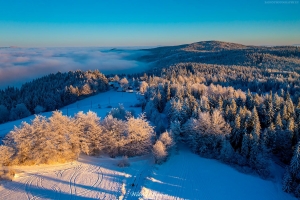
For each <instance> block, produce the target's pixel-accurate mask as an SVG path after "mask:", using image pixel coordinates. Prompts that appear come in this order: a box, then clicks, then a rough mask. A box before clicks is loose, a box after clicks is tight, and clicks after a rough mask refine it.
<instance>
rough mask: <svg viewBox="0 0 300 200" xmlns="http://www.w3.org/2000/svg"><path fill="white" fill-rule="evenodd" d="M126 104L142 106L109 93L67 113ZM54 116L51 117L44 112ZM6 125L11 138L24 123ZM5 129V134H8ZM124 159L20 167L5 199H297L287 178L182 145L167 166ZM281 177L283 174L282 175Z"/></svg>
mask: <svg viewBox="0 0 300 200" xmlns="http://www.w3.org/2000/svg"><path fill="white" fill-rule="evenodd" d="M119 103H122V104H123V105H124V107H125V109H127V110H129V109H134V110H135V111H136V114H139V113H140V112H141V109H140V108H133V107H131V106H132V105H134V104H136V103H138V100H137V99H136V94H135V93H119V92H115V91H108V92H105V93H101V94H98V95H95V96H92V97H89V98H87V99H84V100H81V101H78V102H76V103H74V104H72V105H69V106H67V107H64V108H62V109H61V110H62V112H63V114H68V115H70V116H73V115H74V114H75V113H77V112H78V111H84V112H87V111H89V110H92V111H94V112H96V113H97V114H98V116H100V117H101V118H103V117H105V115H106V113H107V112H108V111H109V110H110V109H111V108H107V106H108V105H111V106H112V107H117V106H118V104H119ZM98 104H100V106H101V108H98ZM43 115H45V116H50V115H51V112H47V113H43ZM33 118H34V116H30V117H27V118H25V119H22V120H17V121H13V122H8V123H5V124H2V125H0V130H2V134H3V135H5V134H6V133H8V132H9V130H11V129H12V128H13V126H14V125H16V126H18V125H20V124H21V122H22V121H27V122H30V120H31V119H33ZM3 130H4V131H3ZM120 159H121V158H109V157H101V158H96V157H89V156H84V155H81V156H80V158H79V159H78V161H74V162H71V163H65V164H59V165H40V166H28V167H27V166H22V167H20V166H19V167H14V168H15V169H16V172H17V174H16V176H15V178H14V180H13V181H12V182H11V181H6V182H5V181H2V182H0V200H6V199H12V200H14V199H16V200H22V199H203V200H206V199H207V200H213V199H222V200H226V199H237V200H239V199H242V200H245V199H251V200H252V199H255V200H260V199H262V200H293V199H296V198H294V197H292V196H291V195H289V194H286V193H284V192H283V191H282V190H281V177H278V178H277V179H275V180H277V181H276V182H275V181H269V180H263V179H261V178H259V177H256V176H253V175H247V174H243V173H241V172H238V171H237V170H235V169H234V168H232V167H230V166H228V165H225V164H223V163H220V162H219V161H217V160H212V159H205V158H201V157H200V156H198V155H195V154H193V153H191V152H190V151H189V150H188V149H187V148H186V147H184V146H180V148H179V151H178V153H173V154H172V156H171V157H170V159H169V160H168V161H167V162H166V163H163V164H162V165H155V164H154V162H153V158H152V157H151V156H150V155H149V156H142V157H134V158H130V159H129V162H130V166H129V167H125V168H120V167H118V166H117V163H118V162H119V160H120ZM278 176H280V174H279V175H278Z"/></svg>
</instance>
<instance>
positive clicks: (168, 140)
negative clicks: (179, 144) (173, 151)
mask: <svg viewBox="0 0 300 200" xmlns="http://www.w3.org/2000/svg"><path fill="white" fill-rule="evenodd" d="M172 137H173V136H172V135H171V134H170V133H169V132H167V131H165V132H163V133H162V134H161V135H160V136H159V140H160V141H162V143H163V144H164V145H165V147H166V148H167V149H169V148H171V147H172V146H173V145H174V141H173V138H172Z"/></svg>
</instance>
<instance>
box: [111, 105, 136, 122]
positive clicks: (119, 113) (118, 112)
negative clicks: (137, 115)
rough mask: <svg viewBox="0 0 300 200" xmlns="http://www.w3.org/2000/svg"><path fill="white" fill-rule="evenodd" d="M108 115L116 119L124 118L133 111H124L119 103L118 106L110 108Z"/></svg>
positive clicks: (131, 114)
mask: <svg viewBox="0 0 300 200" xmlns="http://www.w3.org/2000/svg"><path fill="white" fill-rule="evenodd" d="M108 115H111V116H112V117H114V118H117V119H121V120H125V119H126V118H128V117H132V116H134V111H133V110H132V111H126V110H125V108H124V106H123V105H122V104H119V107H117V108H113V109H111V110H110V112H109V113H108Z"/></svg>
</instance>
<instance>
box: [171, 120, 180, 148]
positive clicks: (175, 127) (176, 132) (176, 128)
mask: <svg viewBox="0 0 300 200" xmlns="http://www.w3.org/2000/svg"><path fill="white" fill-rule="evenodd" d="M170 130H171V132H172V135H173V136H174V140H175V143H176V142H178V141H179V140H180V137H181V136H180V134H181V132H182V130H181V125H180V122H179V121H174V122H171V125H170Z"/></svg>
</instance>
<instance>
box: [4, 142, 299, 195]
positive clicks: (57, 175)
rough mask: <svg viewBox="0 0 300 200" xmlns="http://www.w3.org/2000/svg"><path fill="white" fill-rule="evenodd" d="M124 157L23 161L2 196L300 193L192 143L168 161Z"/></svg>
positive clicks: (5, 185)
mask: <svg viewBox="0 0 300 200" xmlns="http://www.w3.org/2000/svg"><path fill="white" fill-rule="evenodd" d="M119 160H120V158H115V159H113V158H108V157H102V158H95V157H88V156H80V158H79V160H78V161H76V162H72V163H66V164H61V165H52V166H47V165H43V166H31V167H18V168H17V172H18V173H17V176H16V178H15V179H14V180H13V181H12V182H10V181H8V182H6V183H4V182H2V183H1V184H2V185H1V186H0V199H1V200H6V199H12V200H14V199H16V200H21V199H139V198H140V199H164V200H165V199H203V200H214V199H216V200H218V199H222V200H227V199H228V200H231V199H237V200H239V199H241V200H245V199H249V200H252V199H255V200H260V199H261V200H295V199H296V198H294V197H292V196H291V195H289V194H286V193H284V192H283V191H282V190H281V183H280V182H272V181H267V180H263V179H261V178H259V177H255V176H252V175H247V174H243V173H240V172H238V171H237V170H235V169H234V168H232V167H230V166H227V165H225V164H222V163H220V162H219V161H216V160H212V159H205V158H201V157H199V156H198V155H195V154H193V153H191V152H190V151H189V150H188V149H186V148H180V150H179V153H178V154H174V155H172V157H171V158H170V159H169V160H168V161H167V162H166V163H164V164H162V165H154V164H153V159H152V158H151V156H142V157H134V158H130V159H129V162H130V166H129V167H125V168H120V167H118V166H117V163H118V162H119Z"/></svg>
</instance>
